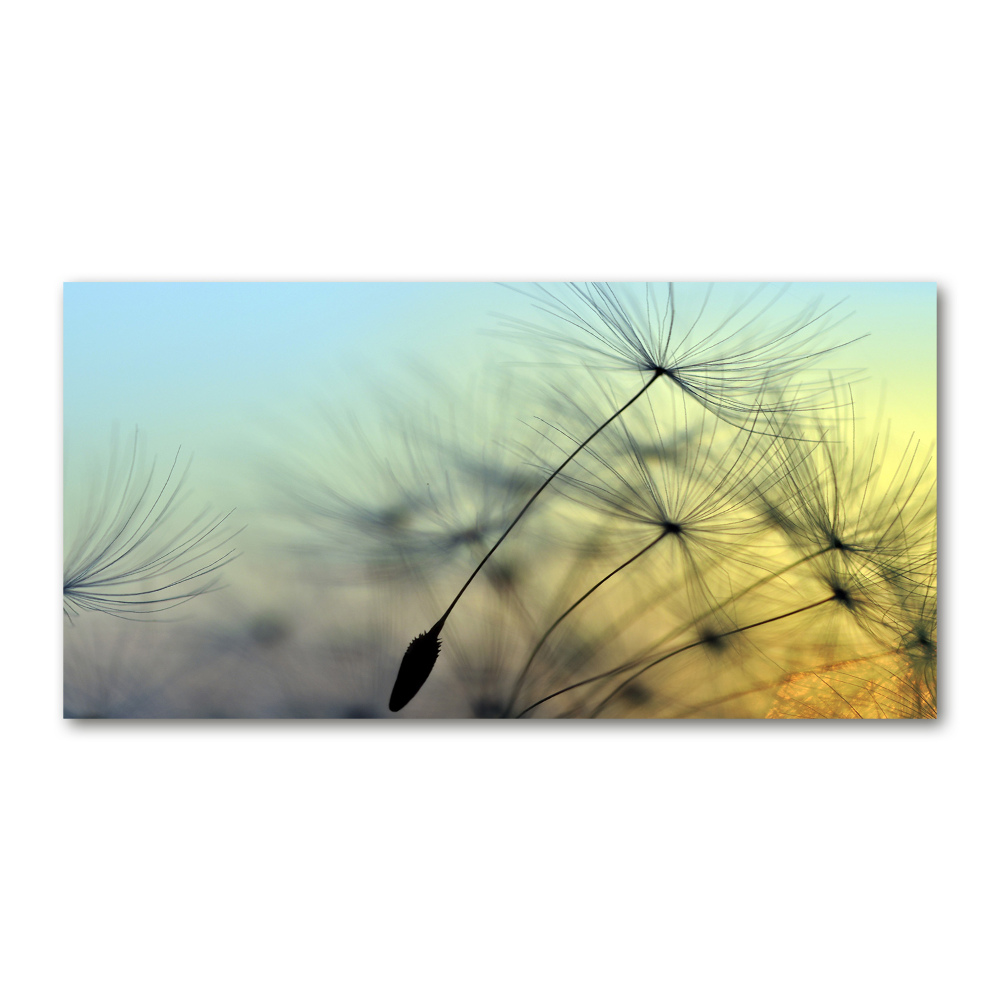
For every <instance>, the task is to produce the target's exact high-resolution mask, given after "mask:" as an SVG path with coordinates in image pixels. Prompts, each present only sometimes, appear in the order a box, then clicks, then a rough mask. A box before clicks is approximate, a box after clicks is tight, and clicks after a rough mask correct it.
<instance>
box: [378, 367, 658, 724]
mask: <svg viewBox="0 0 1000 1000" xmlns="http://www.w3.org/2000/svg"><path fill="white" fill-rule="evenodd" d="M665 374H667V373H666V372H665V371H663V370H662V369H657V370H656V372H655V373H654V374H653V377H652V378H651V379H650V380H649V381H648V382H647V383H646V384H645V385H644V386H643V387H642V388H641V389H640V390H639V391H638V392H637V393H636V394H635V395H634V396H633V397H632V398H631V399H630V400H629V401H628V402H627V403H625V405H624V406H622V407H620V408H619V409H618V410H616V411H615V412H614V413H612V414H611V416H610V417H608V419H607V420H605V421H604V423H603V424H601V425H600V426H599V427H598V428H597V429H596V430H595V431H593V432H592V433H591V434H590V436H589V437H587V438H586V439H585V440H584V441H583V442H582V443H581V444H580V445H579V446H578V447H577V448H576V450H575V451H573V452H571V453H570V454H569V455H567V456H566V458H565V459H563V461H562V462H561V463H560V465H559V466H558V467H557V468H556V469H555V470H554V471H553V472H551V473H550V474H549V476H548V477H547V478H546V479H545V481H544V482H543V483H542V485H541V486H539V487H538V489H537V490H535V492H534V493H533V494H532V496H531V498H530V499H529V500H528V502H527V503H526V504H525V505H524V506H523V507H522V508H521V510H520V512H519V513H518V515H517V516H516V517H515V518H514V520H513V521H511V523H510V524H509V525H508V526H507V529H506V530H505V531H504V533H503V534H502V535H501V536H500V537H499V538H498V539H497V540H496V542H494V543H493V545H492V547H491V548H490V550H489V551H488V552H487V553H486V555H485V556H483V558H482V559H481V560H480V562H479V565H478V566H477V567H476V568H475V569H474V570H473V571H472V575H471V576H470V577H469V578H468V579H467V580H466V581H465V583H464V584H462V588H461V589H460V590H459V592H458V593H457V594H456V595H455V597H454V599H453V600H452V602H451V604H449V605H448V607H447V609H446V610H445V613H444V614H443V615H442V616H441V617H440V618H439V619H438V620H437V622H435V623H434V625H432V626H431V628H429V629H428V630H427V632H422V633H421V634H420V635H418V636H417V638H416V639H414V640H413V641H412V642H411V643H410V645H409V646H408V647H407V650H406V653H405V654H404V655H403V660H402V662H401V663H400V665H399V675H398V676H397V677H396V683H395V684H394V685H393V689H392V694H391V695H390V696H389V707H390V708H391V709H392V711H394V712H398V711H399V710H400V709H401V708H404V707H405V706H406V705H407V704H408V703H409V702H410V700H411V699H412V698H413V696H414V695H415V694H416V693H417V692H418V691H419V690H420V688H421V687H422V686H423V684H424V682H425V681H426V680H427V678H428V677H430V674H431V670H433V669H434V663H435V662H436V660H437V658H438V655H439V654H440V652H441V643H440V642H439V641H438V636H439V635H440V634H441V630H442V629H443V628H444V625H445V622H446V621H447V620H448V616H449V615H450V614H451V613H452V611H453V610H454V608H455V605H456V604H458V602H459V600H460V599H461V597H462V595H463V594H464V593H465V591H466V590H467V589H468V587H469V584H471V583H472V581H473V580H475V578H476V576H477V575H478V573H479V571H480V570H481V569H482V568H483V567H484V566H485V565H486V563H487V562H488V561H489V559H490V557H491V556H492V555H493V553H494V552H496V550H497V549H498V548H500V544H501V543H502V542H503V540H504V539H505V538H506V537H507V536H508V535H509V534H510V533H511V531H513V530H514V527H515V525H516V524H517V522H518V521H520V520H521V518H522V517H524V515H525V514H526V513H527V511H528V509H529V508H530V507H531V505H532V504H533V503H534V502H535V500H537V499H538V497H539V496H540V495H541V493H542V491H543V490H544V489H545V487H546V486H548V485H549V484H550V483H551V482H552V480H553V479H555V478H556V476H558V475H559V473H560V472H562V471H563V469H565V468H566V466H567V465H569V463H570V462H572V461H573V459H574V458H576V456H577V455H578V454H579V453H580V452H581V451H582V450H583V449H584V448H586V446H587V445H588V444H590V442H591V441H593V440H594V438H596V437H597V435H598V434H600V433H601V431H603V430H604V428H605V427H607V426H608V425H609V424H610V423H611V422H612V421H613V420H616V419H617V418H618V417H619V416H621V414H622V413H624V412H625V411H626V410H627V409H628V408H629V407H630V406H631V405H632V404H633V403H634V402H635V401H636V400H638V399H641V398H642V396H643V395H644V394H645V393H646V391H647V390H648V389H649V387H650V386H651V385H652V384H653V383H654V382H655V381H656V380H657V379H658V378H660V377H661V376H662V375H665ZM422 639H428V640H430V639H433V640H434V641H427V642H422V641H421V640H422Z"/></svg>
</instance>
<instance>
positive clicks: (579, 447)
mask: <svg viewBox="0 0 1000 1000" xmlns="http://www.w3.org/2000/svg"><path fill="white" fill-rule="evenodd" d="M662 374H663V372H660V371H658V372H656V374H654V375H653V377H652V378H651V379H650V380H649V381H648V382H647V383H646V384H645V385H644V386H643V387H642V388H641V389H640V390H639V391H638V392H637V393H636V394H635V395H634V396H633V397H632V398H631V399H630V400H629V401H628V402H627V403H626V404H625V405H624V406H622V407H620V408H619V409H617V410H615V412H614V413H612V414H611V416H610V417H608V419H607V420H605V421H604V423H603V424H601V425H600V427H598V428H597V430H595V431H592V432H591V433H590V434H589V435H588V436H587V437H586V438H585V439H584V440H583V441H582V442H581V443H580V444H579V445H577V447H576V448H575V449H574V450H573V451H572V452H570V454H569V455H567V456H566V458H564V459H563V461H562V462H561V463H560V464H559V466H558V467H557V468H556V469H555V470H554V471H553V472H551V473H549V475H548V477H547V478H546V480H545V482H543V483H542V485H541V486H539V487H538V489H537V490H535V492H534V493H533V494H532V495H531V498H530V499H529V500H528V502H527V503H526V504H525V505H524V506H523V507H522V508H521V511H520V513H519V514H518V515H517V517H515V518H514V520H513V521H511V522H510V524H509V525H508V526H507V529H506V530H505V531H504V533H503V534H502V535H501V536H500V537H499V538H498V539H497V540H496V541H495V542H494V543H493V546H492V547H491V548H490V550H489V552H487V553H486V555H484V556H483V558H482V559H481V560H480V562H479V565H478V566H477V567H476V568H475V569H474V570H473V571H472V575H471V576H470V577H469V579H468V580H466V581H465V583H464V584H462V589H461V590H460V591H459V592H458V593H457V594H456V595H455V599H454V600H453V601H452V602H451V604H449V605H448V608H447V610H446V611H445V613H444V614H443V615H442V616H441V617H440V619H439V620H438V625H444V623H445V621H447V619H448V615H450V614H451V612H452V611H453V610H454V607H455V605H456V604H458V602H459V599H460V598H461V596H462V595H463V594H464V593H465V591H466V590H467V589H468V587H469V584H470V583H472V581H473V580H475V578H476V576H477V575H478V574H479V571H480V570H481V569H482V568H483V567H484V566H485V565H486V563H487V562H488V561H489V559H490V557H491V556H492V555H493V553H494V552H496V550H497V549H498V548H500V543H501V542H503V540H504V539H505V538H506V537H507V536H508V535H509V534H510V533H511V531H513V530H514V526H515V525H516V524H517V522H518V521H520V520H521V518H522V517H524V515H525V513H526V512H527V510H528V508H529V507H530V506H531V505H532V504H533V503H534V502H535V501H536V500H537V499H538V496H539V494H540V493H541V492H542V490H544V489H545V487H546V486H548V485H549V483H551V482H552V480H553V479H555V478H556V476H558V475H559V473H560V472H562V470H563V469H565V468H566V466H567V465H569V463H570V462H572V461H573V459H574V458H576V456H577V455H579V454H580V452H581V451H583V449H584V448H586V447H587V445H588V444H590V442H591V441H593V440H594V438H595V437H597V435H598V434H600V433H601V431H603V430H604V428H605V427H607V426H608V424H610V423H611V422H612V421H613V420H616V419H617V418H618V417H620V416H621V415H622V414H623V413H624V412H625V411H626V410H627V409H628V408H629V407H630V406H631V405H632V404H633V403H634V402H636V400H638V399H640V398H641V397H642V396H643V395H644V393H645V392H646V390H647V389H649V387H650V386H651V385H652V384H653V383H654V382H655V381H656V380H657V379H658V378H659V377H660V376H661V375H662Z"/></svg>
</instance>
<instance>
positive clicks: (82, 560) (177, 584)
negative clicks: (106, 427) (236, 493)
mask: <svg viewBox="0 0 1000 1000" xmlns="http://www.w3.org/2000/svg"><path fill="white" fill-rule="evenodd" d="M179 461H180V449H178V451H177V453H176V454H175V456H174V459H173V462H172V464H171V466H170V469H169V471H168V472H167V475H166V476H165V477H164V479H163V482H162V485H160V486H159V487H157V486H156V485H155V483H156V482H157V480H156V464H155V462H154V463H152V465H151V466H150V468H149V470H148V472H145V471H143V469H142V458H141V453H140V440H139V432H138V430H137V431H136V432H135V437H134V440H133V445H132V455H131V458H130V459H129V460H128V464H127V468H125V469H124V470H123V468H122V467H121V466H119V463H118V457H117V450H116V451H115V454H114V455H113V457H112V461H111V466H110V469H109V472H108V475H107V478H106V480H105V484H104V488H103V491H102V492H101V493H100V494H99V495H98V497H97V499H96V502H93V503H92V505H91V507H90V509H89V510H88V511H87V512H86V513H85V515H84V519H83V524H84V529H83V530H82V531H81V532H80V534H79V537H78V539H77V541H76V542H75V544H74V545H73V546H72V547H71V549H70V551H69V553H68V554H67V556H66V560H65V564H64V569H63V611H64V614H65V615H66V617H67V619H69V620H72V619H73V618H75V617H76V616H77V615H79V614H80V613H81V612H83V611H101V612H104V613H105V614H109V615H114V616H115V617H118V618H126V619H133V620H141V616H145V615H151V614H155V613H156V612H159V611H164V610H167V609H171V608H175V607H177V606H179V605H181V604H184V603H186V602H187V601H190V600H192V599H193V598H195V597H199V596H201V595H203V594H206V593H209V592H211V591H212V590H215V589H217V587H218V583H219V578H218V576H217V571H218V570H221V569H222V567H224V566H226V565H228V564H229V563H230V562H232V561H233V560H234V559H235V558H237V555H238V553H237V552H236V550H235V549H234V548H227V547H228V546H230V544H231V542H232V541H233V539H234V538H235V537H236V536H237V535H238V534H239V533H240V531H242V530H243V529H242V528H240V529H237V530H235V531H230V532H228V533H227V532H226V531H225V530H224V528H223V525H224V524H225V522H226V521H227V519H228V518H229V516H230V514H232V511H230V512H229V513H227V514H222V515H218V516H213V515H212V514H210V513H209V511H207V510H203V511H202V512H201V513H200V514H199V515H197V516H196V517H194V518H192V519H191V520H189V521H187V522H186V523H185V524H184V525H183V526H182V527H180V528H174V527H172V524H173V519H174V518H175V517H176V515H177V513H178V511H179V510H180V508H181V506H182V503H183V501H184V496H183V495H182V493H181V490H182V489H183V486H184V482H185V479H186V476H187V471H188V470H187V468H185V469H184V470H182V471H178V463H179ZM189 467H190V462H189V463H188V468H189Z"/></svg>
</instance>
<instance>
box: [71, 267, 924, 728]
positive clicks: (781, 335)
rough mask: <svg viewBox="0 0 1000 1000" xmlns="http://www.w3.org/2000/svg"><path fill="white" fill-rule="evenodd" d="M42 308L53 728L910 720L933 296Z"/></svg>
mask: <svg viewBox="0 0 1000 1000" xmlns="http://www.w3.org/2000/svg"><path fill="white" fill-rule="evenodd" d="M64 317H65V319H64V553H65V564H64V577H63V612H64V614H63V627H64V714H65V715H66V717H69V718H286V719H299V718H302V719H306V718H309V719H362V718H364V719H368V718H379V719H383V718H384V719H401V718H425V719H428V718H429V719H473V718H474V719H552V718H559V719H563V718H571V719H652V718H656V719H689V718H700V719H706V718H707V719H719V718H754V719H773V720H778V719H829V718H835V719H871V720H876V719H897V718H934V717H935V716H936V711H937V645H936V643H937V573H936V566H937V539H936V525H937V518H936V478H935V477H936V451H935V447H936V446H935V441H936V422H937V407H936V353H937V290H936V286H935V285H933V284H927V283H876V282H871V283H843V282H830V283H822V282H816V283H791V284H766V283H765V284H759V283H743V282H718V283H715V284H708V283H690V282H676V283H670V282H652V283H641V282H610V283H603V282H593V283H591V282H577V283H573V282H568V283H566V282H562V283H555V282H540V283H529V282H513V283H492V284H491V283H469V282H462V283H438V282H424V283H415V282H411V283H407V282H397V283H381V282H359V283H225V284H215V283H190V284H182V283H76V284H68V285H66V286H65V289H64Z"/></svg>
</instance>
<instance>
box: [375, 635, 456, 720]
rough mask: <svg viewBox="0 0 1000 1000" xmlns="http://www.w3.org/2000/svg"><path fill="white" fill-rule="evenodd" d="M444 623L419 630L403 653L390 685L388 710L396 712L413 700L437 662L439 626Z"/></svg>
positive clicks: (439, 645)
mask: <svg viewBox="0 0 1000 1000" xmlns="http://www.w3.org/2000/svg"><path fill="white" fill-rule="evenodd" d="M443 624H444V623H443V622H438V623H437V624H436V625H435V626H434V627H433V628H431V629H430V630H429V631H427V632H421V633H420V635H418V636H417V637H416V639H414V640H413V641H412V642H411V643H410V645H409V646H407V647H406V652H405V653H404V654H403V660H402V662H401V663H400V664H399V673H398V674H397V676H396V683H395V684H394V685H393V687H392V694H391V695H389V710H390V711H391V712H398V711H399V710H400V709H402V708H406V706H407V705H408V704H409V703H410V702H411V701H412V700H413V697H414V696H415V695H416V693H417V692H418V691H419V690H420V689H421V688H422V687H423V686H424V682H425V681H426V680H427V678H428V677H430V675H431V671H432V670H433V669H434V664H435V663H436V662H437V658H438V654H439V653H440V652H441V640H440V639H439V638H438V636H439V635H440V634H441V627H442V625H443Z"/></svg>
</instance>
